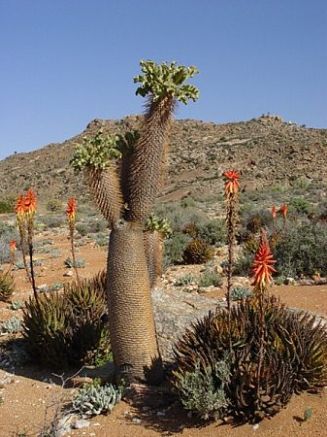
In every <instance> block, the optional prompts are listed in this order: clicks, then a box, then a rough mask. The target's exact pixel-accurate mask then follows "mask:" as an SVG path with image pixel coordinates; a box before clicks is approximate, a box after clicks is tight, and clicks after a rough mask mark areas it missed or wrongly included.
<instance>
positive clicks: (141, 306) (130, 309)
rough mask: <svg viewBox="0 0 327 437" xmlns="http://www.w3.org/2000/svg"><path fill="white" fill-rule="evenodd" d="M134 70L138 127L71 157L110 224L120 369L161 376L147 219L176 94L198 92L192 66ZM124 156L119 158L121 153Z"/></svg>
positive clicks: (179, 97) (124, 373)
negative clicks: (141, 108)
mask: <svg viewBox="0 0 327 437" xmlns="http://www.w3.org/2000/svg"><path fill="white" fill-rule="evenodd" d="M140 65H141V71H142V74H140V75H139V76H137V77H135V78H134V82H135V83H138V84H139V87H138V89H137V91H136V94H137V95H141V96H142V97H147V99H148V100H147V106H146V111H145V114H144V120H143V125H142V128H141V130H140V133H139V134H135V133H134V134H133V133H129V134H128V135H125V137H121V136H120V137H116V138H106V137H105V136H104V135H103V134H102V133H101V132H100V133H99V134H98V135H97V136H96V137H95V138H93V139H92V140H91V141H88V142H86V143H85V144H84V145H81V146H79V147H78V148H77V150H76V153H75V156H74V158H73V160H72V164H73V166H74V167H75V169H78V170H81V169H84V170H85V172H86V175H87V178H88V183H89V186H90V188H91V190H92V192H93V194H94V196H95V199H96V202H97V204H98V207H99V208H100V210H101V212H102V214H103V215H104V217H105V218H106V219H107V220H108V222H109V226H110V228H111V234H110V241H109V256H108V271H107V292H108V309H109V330H110V340H111V345H112V351H113V357H114V363H115V366H116V369H117V376H118V377H123V378H124V379H125V380H126V381H128V382H132V381H137V380H138V381H140V380H143V381H145V380H146V381H148V382H150V383H155V382H159V381H160V379H161V376H162V366H161V358H160V353H159V350H158V344H157V339H156V333H155V325H154V317H153V308H152V301H151V293H150V288H151V283H150V272H149V267H150V270H151V265H153V264H154V261H153V260H152V259H151V253H154V255H153V256H156V255H155V254H156V253H157V251H156V250H152V251H151V252H150V253H149V252H147V253H146V248H147V247H149V242H147V239H146V236H145V233H144V225H145V222H146V220H147V219H148V217H149V215H150V212H151V209H152V207H153V204H154V201H155V198H156V196H157V193H158V190H159V188H160V181H161V180H162V164H163V161H164V158H165V145H166V144H167V142H168V136H169V131H170V126H171V121H172V115H173V112H174V108H175V106H176V103H177V102H182V103H184V104H187V102H188V100H193V101H195V100H196V99H197V98H198V90H197V88H196V87H194V86H193V85H189V84H186V83H185V82H186V81H187V80H188V79H189V78H191V77H193V76H194V75H195V74H196V73H197V69H196V68H195V67H184V66H178V65H176V63H171V64H167V63H163V64H159V65H158V64H156V63H154V62H152V61H141V63H140ZM116 158H119V159H116Z"/></svg>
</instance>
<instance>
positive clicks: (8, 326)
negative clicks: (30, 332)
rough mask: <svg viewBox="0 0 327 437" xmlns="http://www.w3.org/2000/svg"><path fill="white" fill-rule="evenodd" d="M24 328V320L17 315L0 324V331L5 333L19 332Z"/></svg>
mask: <svg viewBox="0 0 327 437" xmlns="http://www.w3.org/2000/svg"><path fill="white" fill-rule="evenodd" d="M21 329H22V321H21V320H20V319H18V318H17V317H12V318H11V319H9V320H6V321H5V322H2V323H1V325H0V333H3V334H17V332H20V331H21Z"/></svg>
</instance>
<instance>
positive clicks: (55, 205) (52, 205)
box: [46, 199, 62, 212]
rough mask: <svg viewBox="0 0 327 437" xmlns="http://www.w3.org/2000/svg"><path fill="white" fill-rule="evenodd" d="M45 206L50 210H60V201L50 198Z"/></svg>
mask: <svg viewBox="0 0 327 437" xmlns="http://www.w3.org/2000/svg"><path fill="white" fill-rule="evenodd" d="M46 208H47V210H48V211H50V212H58V211H61V210H62V202H60V200H58V199H50V200H49V201H48V202H47V204H46Z"/></svg>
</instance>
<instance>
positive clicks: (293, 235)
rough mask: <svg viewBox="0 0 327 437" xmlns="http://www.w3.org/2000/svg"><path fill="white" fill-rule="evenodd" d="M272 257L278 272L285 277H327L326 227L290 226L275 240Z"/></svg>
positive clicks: (316, 225)
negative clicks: (316, 275) (316, 274)
mask: <svg viewBox="0 0 327 437" xmlns="http://www.w3.org/2000/svg"><path fill="white" fill-rule="evenodd" d="M274 255H275V258H276V260H277V264H276V265H277V266H278V272H279V273H280V274H281V275H284V276H286V277H289V276H290V277H299V276H301V275H313V274H315V273H316V272H319V273H320V274H321V275H327V262H326V260H327V225H326V224H325V223H315V224H314V223H300V224H295V223H294V224H292V226H289V227H288V228H287V229H286V230H285V232H284V233H282V234H281V236H280V238H279V239H278V240H277V242H276V245H275V249H274Z"/></svg>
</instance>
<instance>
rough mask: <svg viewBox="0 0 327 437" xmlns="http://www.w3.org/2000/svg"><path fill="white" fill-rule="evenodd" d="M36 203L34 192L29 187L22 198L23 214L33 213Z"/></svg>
mask: <svg viewBox="0 0 327 437" xmlns="http://www.w3.org/2000/svg"><path fill="white" fill-rule="evenodd" d="M36 204H37V200H36V194H35V193H34V191H33V190H32V189H31V188H30V189H29V190H28V191H27V193H26V196H25V199H24V207H25V214H28V215H34V214H35V212H36Z"/></svg>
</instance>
